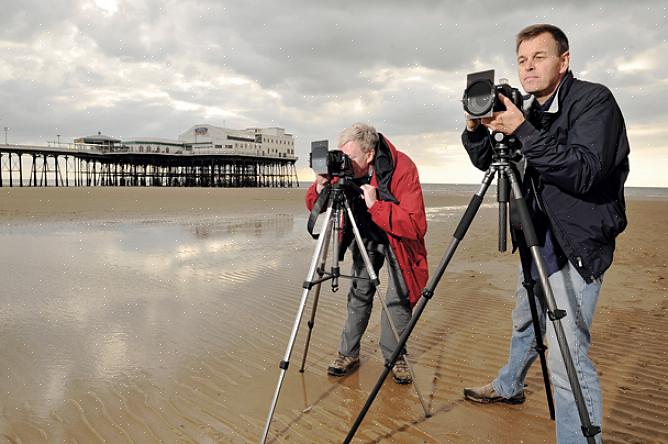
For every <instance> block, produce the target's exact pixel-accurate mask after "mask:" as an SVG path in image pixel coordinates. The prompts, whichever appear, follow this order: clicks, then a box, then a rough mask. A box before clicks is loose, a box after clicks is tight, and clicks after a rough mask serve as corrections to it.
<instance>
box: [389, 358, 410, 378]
mask: <svg viewBox="0 0 668 444" xmlns="http://www.w3.org/2000/svg"><path fill="white" fill-rule="evenodd" d="M392 377H393V378H394V382H396V383H397V384H410V383H411V382H413V377H412V376H411V372H410V370H408V364H406V360H405V359H404V357H403V356H402V357H400V358H399V359H397V360H396V361H395V362H394V367H392Z"/></svg>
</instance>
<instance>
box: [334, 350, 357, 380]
mask: <svg viewBox="0 0 668 444" xmlns="http://www.w3.org/2000/svg"><path fill="white" fill-rule="evenodd" d="M358 365H360V358H359V356H344V355H342V354H341V353H339V355H338V356H337V357H336V359H335V360H334V362H332V365H330V366H329V367H327V373H328V374H330V375H332V376H345V375H347V374H349V373H352V371H353V370H355V369H356V368H357V366H358Z"/></svg>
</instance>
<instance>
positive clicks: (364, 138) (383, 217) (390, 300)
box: [306, 123, 428, 384]
mask: <svg viewBox="0 0 668 444" xmlns="http://www.w3.org/2000/svg"><path fill="white" fill-rule="evenodd" d="M338 146H339V148H340V149H341V150H342V151H343V152H344V153H345V154H346V155H348V156H349V157H350V159H351V160H352V165H353V182H354V183H356V184H357V185H359V186H360V188H361V189H362V190H363V192H364V194H363V195H359V196H356V197H355V198H353V199H352V201H351V202H350V206H351V207H352V209H353V214H354V216H355V219H356V222H357V225H358V228H359V229H360V234H361V236H362V239H363V241H364V244H365V247H366V250H367V253H368V254H369V258H370V259H371V263H372V265H373V267H374V271H375V272H376V274H378V271H379V270H380V268H381V267H382V266H383V263H384V262H385V260H387V263H388V267H387V268H388V275H389V281H388V285H387V295H386V305H387V307H388V311H389V313H386V312H385V311H383V313H382V315H381V334H380V343H379V344H380V349H381V352H382V353H383V356H384V358H385V360H386V361H387V360H389V358H390V357H391V355H392V352H393V351H394V350H395V348H396V347H397V341H396V339H395V337H394V334H393V332H392V329H391V327H390V324H389V321H388V314H389V315H390V316H391V318H392V322H393V324H394V326H395V327H396V329H397V334H398V335H401V334H402V333H403V331H404V329H405V328H406V326H407V325H408V323H409V322H410V319H411V307H412V306H413V305H415V303H416V302H417V300H418V299H419V298H420V292H421V291H422V288H424V286H425V284H426V283H427V274H428V269H427V251H426V248H425V244H424V236H425V233H426V232H427V219H426V216H425V210H424V201H423V199H422V187H421V186H420V180H419V178H418V171H417V168H416V167H415V164H414V163H413V161H412V160H411V159H410V158H409V157H408V156H407V155H406V154H404V153H402V152H400V151H398V150H397V149H396V148H395V147H394V146H393V145H392V143H390V141H389V140H387V138H385V136H383V135H382V134H379V133H377V132H376V130H375V129H374V128H373V127H372V126H369V125H366V124H363V123H355V124H354V125H352V126H351V127H350V128H346V129H345V130H343V131H342V132H341V134H340V135H339V142H338ZM329 180H330V178H329V177H327V176H323V175H318V176H317V177H316V180H315V181H314V182H313V184H312V185H311V187H310V188H309V189H308V191H307V193H306V206H307V208H308V209H309V211H310V210H312V209H313V207H314V205H315V201H316V200H317V198H318V195H319V193H320V192H322V190H323V189H324V188H325V187H326V186H328V184H329ZM350 250H351V252H352V257H353V267H352V272H351V275H352V276H353V280H352V283H351V286H350V290H349V292H348V318H347V319H346V323H345V326H344V327H343V332H342V333H341V341H340V344H339V352H338V356H337V358H336V359H335V360H334V362H333V363H332V365H331V366H330V367H329V368H328V369H327V372H328V373H329V374H330V375H333V376H343V375H347V374H349V373H350V372H352V371H353V370H354V369H356V368H357V366H358V365H359V362H360V361H359V352H360V339H361V337H362V335H363V334H364V331H365V330H366V327H367V324H368V322H369V317H370V315H371V307H372V304H373V296H374V294H375V292H376V288H375V285H373V284H372V283H371V282H370V281H369V280H368V277H369V276H368V273H367V270H366V267H365V264H364V261H363V259H362V256H361V255H360V252H359V250H358V247H357V244H356V243H355V242H352V244H351V245H350ZM392 372H393V377H394V380H395V382H397V383H398V384H409V383H411V382H412V378H411V375H410V372H409V371H408V366H407V365H406V361H405V360H404V358H403V356H401V357H400V358H399V359H397V361H396V362H395V365H394V368H393V369H392Z"/></svg>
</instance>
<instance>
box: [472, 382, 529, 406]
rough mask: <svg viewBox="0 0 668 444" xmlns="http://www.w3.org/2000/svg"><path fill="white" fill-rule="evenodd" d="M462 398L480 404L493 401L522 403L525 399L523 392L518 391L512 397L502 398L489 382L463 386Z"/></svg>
mask: <svg viewBox="0 0 668 444" xmlns="http://www.w3.org/2000/svg"><path fill="white" fill-rule="evenodd" d="M464 398H466V399H468V400H469V401H473V402H479V403H481V404H493V403H495V402H501V403H504V404H522V403H523V402H524V400H525V398H524V393H519V394H517V395H515V396H513V397H512V398H504V397H503V396H501V395H499V394H498V393H496V390H494V387H492V384H491V383H490V384H487V385H483V386H482V387H477V388H465V389H464Z"/></svg>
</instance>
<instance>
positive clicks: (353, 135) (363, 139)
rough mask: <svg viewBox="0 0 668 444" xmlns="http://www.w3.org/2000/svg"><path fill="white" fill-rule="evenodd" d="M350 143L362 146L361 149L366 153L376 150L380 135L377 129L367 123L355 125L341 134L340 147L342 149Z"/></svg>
mask: <svg viewBox="0 0 668 444" xmlns="http://www.w3.org/2000/svg"><path fill="white" fill-rule="evenodd" d="M350 141H355V142H357V143H359V144H360V148H362V151H364V152H365V153H368V152H369V151H373V150H375V149H376V145H377V144H378V133H377V132H376V128H374V127H372V126H371V125H367V124H366V123H359V122H358V123H353V125H352V126H351V127H350V128H346V129H344V130H343V131H341V134H339V143H338V147H339V148H340V147H342V146H343V145H345V144H346V143H348V142H350Z"/></svg>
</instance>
